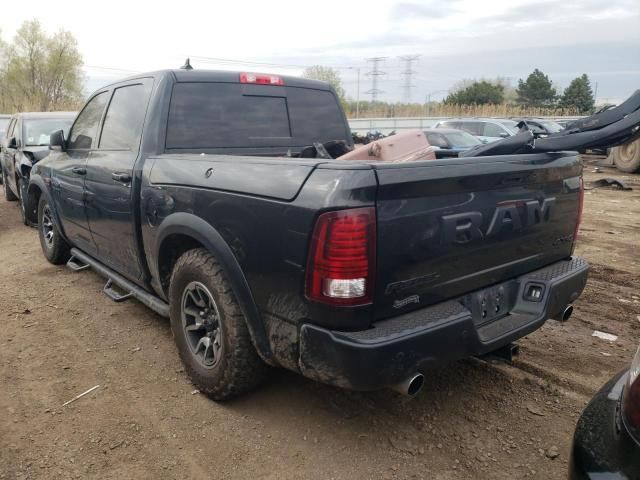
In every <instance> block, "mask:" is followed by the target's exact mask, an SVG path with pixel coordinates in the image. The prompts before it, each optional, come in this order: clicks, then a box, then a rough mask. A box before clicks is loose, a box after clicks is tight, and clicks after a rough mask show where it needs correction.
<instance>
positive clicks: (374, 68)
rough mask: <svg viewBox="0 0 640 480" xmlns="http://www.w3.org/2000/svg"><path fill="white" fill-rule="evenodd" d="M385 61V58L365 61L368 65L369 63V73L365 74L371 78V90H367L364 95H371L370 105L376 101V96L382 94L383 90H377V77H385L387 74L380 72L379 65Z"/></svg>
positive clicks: (372, 58) (373, 58)
mask: <svg viewBox="0 0 640 480" xmlns="http://www.w3.org/2000/svg"><path fill="white" fill-rule="evenodd" d="M386 59H387V57H371V58H366V59H365V60H366V61H367V62H368V63H371V71H370V72H367V75H369V76H370V77H371V90H368V91H366V92H364V93H366V94H367V95H371V102H372V103H375V102H377V101H378V94H380V93H384V91H383V90H380V89H379V88H378V77H380V76H382V75H386V73H387V72H383V71H381V70H380V64H381V63H382V62H384V61H385V60H386Z"/></svg>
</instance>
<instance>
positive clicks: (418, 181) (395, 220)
mask: <svg viewBox="0 0 640 480" xmlns="http://www.w3.org/2000/svg"><path fill="white" fill-rule="evenodd" d="M373 168H375V170H376V175H377V178H378V183H379V187H378V194H377V200H376V205H377V212H378V219H377V221H378V223H377V224H378V226H377V228H378V233H377V235H378V238H377V272H378V274H377V280H376V282H377V283H376V296H375V302H374V304H375V317H376V319H381V318H385V317H389V316H393V315H398V314H399V313H400V312H406V311H409V310H412V309H415V308H419V307H423V306H426V305H430V304H434V303H437V302H441V301H443V300H446V299H449V298H452V297H456V296H459V295H462V294H464V293H467V292H470V291H473V290H475V289H478V288H481V287H486V286H489V285H492V284H495V283H498V282H501V281H504V280H506V279H509V278H513V277H515V276H518V275H521V274H523V273H526V272H529V271H532V270H535V269H538V268H541V267H543V266H545V265H548V264H550V263H552V262H555V261H558V260H560V259H563V258H567V257H569V256H570V255H571V253H572V249H573V241H574V231H575V228H576V223H577V220H578V210H579V197H580V189H581V174H582V163H581V160H580V159H579V157H578V156H577V155H576V154H575V153H573V152H561V153H554V154H536V155H515V156H500V157H484V158H470V159H467V158H460V159H449V160H442V161H437V160H436V161H431V162H420V163H415V164H403V165H397V164H394V165H390V164H377V165H374V167H373Z"/></svg>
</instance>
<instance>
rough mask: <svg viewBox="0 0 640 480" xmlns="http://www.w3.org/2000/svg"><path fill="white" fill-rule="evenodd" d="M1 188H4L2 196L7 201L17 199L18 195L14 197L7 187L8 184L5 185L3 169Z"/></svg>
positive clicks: (5, 179)
mask: <svg viewBox="0 0 640 480" xmlns="http://www.w3.org/2000/svg"><path fill="white" fill-rule="evenodd" d="M2 190H4V198H5V199H6V200H7V201H8V202H15V201H16V200H18V197H16V195H15V194H14V193H13V192H12V191H11V188H9V185H7V177H6V175H5V174H4V169H2Z"/></svg>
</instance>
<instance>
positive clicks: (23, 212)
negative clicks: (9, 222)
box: [18, 178, 30, 226]
mask: <svg viewBox="0 0 640 480" xmlns="http://www.w3.org/2000/svg"><path fill="white" fill-rule="evenodd" d="M18 191H19V192H20V199H19V200H20V217H22V223H23V224H25V225H27V226H29V225H30V222H29V220H28V219H27V185H26V182H25V179H24V178H20V180H19V181H18Z"/></svg>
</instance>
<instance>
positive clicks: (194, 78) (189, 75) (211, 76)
mask: <svg viewBox="0 0 640 480" xmlns="http://www.w3.org/2000/svg"><path fill="white" fill-rule="evenodd" d="M241 73H258V74H265V75H272V74H268V73H264V72H252V71H247V70H245V71H240V70H237V71H224V70H195V69H194V70H184V69H168V70H156V71H152V72H146V73H138V74H136V75H131V76H129V77H126V78H122V79H119V80H117V81H115V82H111V83H109V84H107V85H104V86H103V87H102V88H106V87H109V86H111V85H115V84H118V83H121V82H125V81H128V80H134V79H136V78H145V77H146V78H148V77H154V78H161V77H166V76H173V78H174V79H175V81H176V82H224V83H240V74H241ZM275 76H277V77H279V78H281V79H282V80H283V82H284V86H285V87H301V88H313V89H316V90H331V86H330V85H329V84H328V83H327V82H322V81H319V80H310V79H308V78H300V77H292V76H288V75H287V76H285V75H275ZM102 88H101V89H102ZM101 89H99V90H101Z"/></svg>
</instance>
